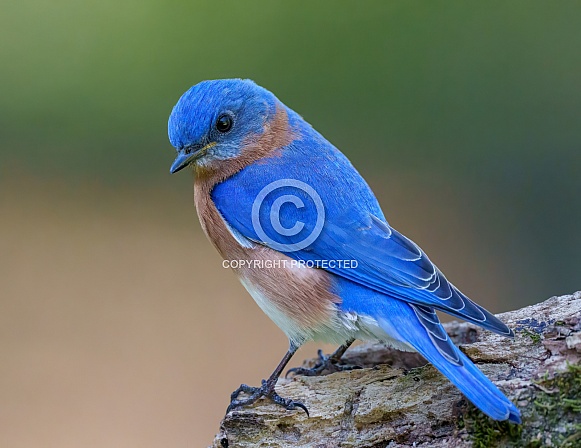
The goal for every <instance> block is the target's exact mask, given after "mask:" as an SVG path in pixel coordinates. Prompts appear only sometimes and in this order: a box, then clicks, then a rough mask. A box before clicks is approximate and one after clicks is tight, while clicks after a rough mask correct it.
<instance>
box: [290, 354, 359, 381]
mask: <svg viewBox="0 0 581 448" xmlns="http://www.w3.org/2000/svg"><path fill="white" fill-rule="evenodd" d="M317 355H318V357H319V360H318V361H317V363H316V364H315V366H314V367H312V368H310V369H307V368H306V367H293V368H292V369H288V370H287V372H286V375H285V378H288V377H289V375H290V374H291V373H292V374H293V375H294V376H297V375H303V376H317V375H320V374H321V373H323V372H324V371H328V372H331V373H334V372H343V371H346V370H354V369H360V368H361V367H360V366H354V365H347V364H338V362H339V360H338V359H335V358H334V357H333V356H325V355H324V354H323V351H322V350H318V351H317Z"/></svg>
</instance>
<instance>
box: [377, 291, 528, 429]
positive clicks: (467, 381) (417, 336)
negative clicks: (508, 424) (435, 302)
mask: <svg viewBox="0 0 581 448" xmlns="http://www.w3.org/2000/svg"><path fill="white" fill-rule="evenodd" d="M383 304H384V306H383V307H378V308H379V309H377V308H376V310H375V311H376V312H377V313H378V314H379V316H376V318H377V320H378V322H379V324H380V326H381V327H382V329H383V330H384V331H385V332H387V333H388V334H389V335H391V336H395V337H397V338H398V339H400V340H402V341H404V342H407V343H408V344H409V345H411V346H412V347H413V348H414V349H416V350H417V351H418V352H419V353H420V354H421V355H422V356H423V357H424V358H426V359H427V360H428V361H429V362H430V363H432V364H433V365H434V367H436V369H438V370H439V371H440V372H441V373H443V374H444V375H445V376H446V377H447V378H448V379H449V380H450V381H451V382H452V383H453V384H454V385H455V386H456V387H457V388H458V389H460V391H461V392H462V393H463V394H464V395H465V396H466V398H468V399H469V400H470V401H471V402H472V403H474V405H475V406H476V407H478V408H479V409H480V410H481V411H482V412H484V413H485V414H486V415H488V416H489V417H491V418H493V419H495V420H507V419H508V420H510V421H512V422H514V423H520V422H521V419H520V412H519V410H518V409H517V408H516V406H515V405H514V404H513V403H512V402H511V401H510V400H509V399H508V398H507V397H506V396H504V394H503V393H502V392H501V391H500V390H499V389H498V388H497V387H496V386H495V385H494V384H493V383H492V382H491V381H490V380H489V379H488V378H487V377H486V376H485V375H484V374H483V373H482V372H481V371H480V370H479V369H478V367H476V366H475V365H474V363H473V362H472V361H471V360H470V359H469V358H468V357H467V356H466V355H464V353H462V352H461V351H460V350H459V349H458V347H456V346H455V345H454V344H453V343H452V341H450V339H449V338H447V339H444V340H443V341H442V339H441V338H434V337H433V335H434V334H435V333H436V332H437V333H438V334H441V332H440V331H439V330H440V329H441V330H442V331H443V328H442V326H441V324H440V323H439V321H436V322H434V321H433V320H434V319H433V318H432V317H431V316H430V320H428V319H425V318H424V319H423V320H422V321H420V317H422V316H421V314H420V316H419V317H418V313H417V311H416V312H414V309H413V305H409V304H407V303H404V302H401V301H399V300H395V299H390V300H389V305H390V306H387V307H386V306H385V305H387V303H386V302H383ZM424 311H425V310H424ZM434 316H435V314H434ZM428 325H431V327H430V326H428ZM431 335H432V336H431ZM434 341H436V342H438V344H437V345H436V344H434ZM452 354H454V355H455V356H451V355H452ZM456 360H457V361H456Z"/></svg>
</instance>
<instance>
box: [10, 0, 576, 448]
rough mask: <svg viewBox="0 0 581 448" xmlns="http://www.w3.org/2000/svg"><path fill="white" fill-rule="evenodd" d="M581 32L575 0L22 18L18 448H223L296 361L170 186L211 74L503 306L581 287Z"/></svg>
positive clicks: (13, 175) (15, 34)
mask: <svg viewBox="0 0 581 448" xmlns="http://www.w3.org/2000/svg"><path fill="white" fill-rule="evenodd" d="M580 23H581V6H580V5H579V3H578V2H567V1H563V2H558V3H554V2H542V3H541V2H530V1H526V2H525V1H522V2H519V1H515V2H509V3H504V2H492V3H491V2H486V3H482V2H480V3H474V2H470V3H465V2H449V1H448V2H439V1H436V2H429V3H428V2H407V1H406V2H404V1H392V2H365V3H354V2H333V3H332V6H331V4H330V3H324V2H316V3H312V2H299V3H297V2H292V5H291V4H285V3H283V2H271V1H255V2H221V3H215V2H198V1H187V2H186V1H175V0H173V1H172V0H170V1H164V2H162V1H155V0H141V1H136V0H121V1H119V0H115V1H112V0H99V1H95V0H89V1H85V2H78V1H73V0H53V1H51V2H44V1H39V0H21V1H19V2H5V3H4V4H3V5H2V6H1V7H0V58H1V59H0V60H1V64H0V81H1V82H0V356H1V359H2V361H1V363H0V446H2V447H11V448H21V447H22V448H23V447H39V446H42V447H59V448H68V447H80V446H82V447H86V448H89V447H136V446H138V447H162V446H163V447H167V446H172V447H186V446H187V447H191V446H205V445H207V444H209V443H210V441H211V439H212V437H213V435H214V433H215V431H216V430H217V429H218V424H219V421H220V419H221V417H222V415H223V413H224V411H225V409H226V406H227V404H228V401H229V394H230V392H231V391H232V390H234V389H235V388H236V387H238V385H239V384H240V383H241V382H246V383H249V384H254V385H257V384H259V382H260V380H261V378H263V377H265V376H267V375H269V374H270V372H271V371H272V369H273V367H274V366H275V365H276V364H277V363H278V361H279V359H280V357H281V356H282V355H283V353H284V352H285V350H286V348H287V343H286V340H285V337H284V336H283V334H282V333H281V332H280V331H279V330H278V329H277V328H276V327H275V326H274V325H273V324H272V323H271V322H270V321H269V320H268V318H266V316H264V315H263V314H262V312H261V311H260V310H259V308H258V307H257V306H256V305H255V304H254V302H253V300H252V299H251V298H250V297H249V296H248V295H247V294H246V293H245V292H244V290H243V289H242V287H241V286H240V285H239V284H238V282H237V281H236V279H235V278H234V275H233V274H232V273H231V272H230V271H227V270H225V269H223V268H222V266H221V260H220V258H219V257H218V255H217V254H216V253H215V252H214V250H213V248H212V247H211V245H210V243H208V242H207V241H206V240H205V237H204V236H203V235H202V232H201V230H200V226H199V224H198V221H197V218H196V215H195V210H194V208H193V204H192V178H191V175H189V173H187V172H181V173H179V175H174V176H170V175H169V166H170V164H171V162H172V161H173V159H174V154H175V153H174V151H173V149H172V148H171V146H170V145H169V143H168V141H167V136H166V123H167V118H168V115H169V112H170V110H171V108H172V106H173V105H174V103H175V102H176V101H177V99H178V98H179V97H180V95H181V94H182V93H183V92H184V91H185V90H186V89H188V88H189V87H190V86H191V85H193V84H195V83H197V82H199V81H201V80H204V79H209V78H223V77H248V78H252V79H254V80H255V81H256V82H258V83H259V84H261V85H263V86H265V87H267V88H268V89H270V90H272V91H273V92H274V93H275V94H276V95H277V96H278V97H279V98H280V99H281V100H282V101H284V102H285V103H286V104H287V105H288V106H290V107H291V108H293V109H295V110H296V111H298V112H299V113H300V114H302V115H303V116H304V117H305V119H307V120H308V121H310V122H311V123H312V124H313V125H314V126H315V127H316V128H317V129H318V130H319V131H321V132H322V133H323V134H324V135H325V136H326V137H327V138H328V139H329V140H330V141H331V142H333V143H334V144H335V145H336V146H338V147H339V148H340V149H341V150H342V151H343V152H344V153H346V154H347V155H348V157H350V158H351V160H352V161H353V162H354V164H355V165H356V166H357V167H358V169H359V170H360V172H361V173H362V174H363V175H364V177H365V178H366V179H367V180H368V181H369V183H370V184H371V186H372V187H373V189H374V190H375V191H376V193H377V196H378V198H379V200H380V202H381V204H382V206H383V207H384V210H385V212H386V215H387V217H388V219H389V221H390V223H391V224H392V225H393V226H394V227H396V228H397V229H399V230H400V231H402V232H403V233H404V234H406V235H407V236H409V237H411V238H413V239H414V240H415V241H416V242H417V243H419V244H420V245H421V246H422V247H423V248H424V249H425V250H426V252H427V253H428V254H429V255H430V257H431V258H432V259H433V260H434V261H436V262H437V263H438V265H439V267H440V268H441V269H442V270H443V271H444V272H445V273H446V274H447V276H448V278H450V279H451V280H452V281H453V282H454V283H455V284H456V285H458V286H459V287H460V288H461V289H462V290H463V291H464V292H465V293H467V294H468V295H469V296H471V297H472V298H473V299H475V300H476V301H478V302H480V303H481V304H483V305H485V306H486V307H487V308H489V309H490V310H491V311H493V312H501V311H506V310H509V309H513V308H517V307H521V306H523V305H526V304H531V303H535V302H538V301H541V300H544V299H546V298H548V297H550V296H552V295H557V294H565V293H570V292H573V291H575V290H578V289H581V275H580V270H581V231H580V226H581V198H580V192H581V175H580V173H581V147H580V146H581V123H580V119H581V82H580V80H581V53H580V50H579V49H580V48H581V27H580V26H579V24H580ZM316 347H317V346H316V345H313V344H311V345H309V346H307V347H306V348H305V349H303V350H302V351H301V353H299V355H298V356H297V357H296V359H295V361H294V364H295V365H296V364H299V363H300V361H301V360H302V359H303V358H305V357H309V356H312V355H314V354H315V348H316ZM325 348H326V349H327V350H329V349H330V348H331V347H325Z"/></svg>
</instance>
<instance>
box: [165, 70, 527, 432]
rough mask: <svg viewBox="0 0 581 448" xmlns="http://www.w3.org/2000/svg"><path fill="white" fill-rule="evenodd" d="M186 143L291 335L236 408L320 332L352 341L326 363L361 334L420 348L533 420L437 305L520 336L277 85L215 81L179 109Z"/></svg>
mask: <svg viewBox="0 0 581 448" xmlns="http://www.w3.org/2000/svg"><path fill="white" fill-rule="evenodd" d="M168 134H169V140H170V142H171V144H172V146H174V147H175V148H176V150H177V158H176V159H175V162H174V163H173V165H172V166H171V170H170V171H171V173H175V172H177V171H180V170H181V169H183V168H185V167H190V166H191V167H193V171H194V174H195V181H194V202H195V206H196V209H197V213H198V217H199V219H200V223H201V226H202V229H203V230H204V232H205V234H206V235H207V237H208V239H209V240H210V241H211V242H212V243H213V245H214V246H215V248H216V249H217V250H218V252H219V253H220V254H221V256H222V257H223V258H224V260H225V262H228V263H227V265H228V266H229V267H231V268H232V269H233V270H234V271H235V273H236V275H237V276H238V278H239V279H240V281H241V282H242V284H243V285H244V287H245V288H246V290H247V291H248V292H249V294H250V295H251V296H252V297H253V298H254V300H255V301H256V303H257V304H258V306H259V307H260V308H261V309H262V310H263V311H264V312H265V313H266V314H267V315H268V317H270V318H271V319H272V320H273V321H274V322H275V323H276V324H277V325H278V326H279V327H280V329H281V330H282V331H283V332H284V333H285V334H286V336H287V337H288V339H289V349H288V351H287V353H286V354H285V355H284V357H283V359H282V360H281V362H280V363H279V365H278V366H277V367H276V369H275V370H274V372H273V373H272V375H271V376H270V377H269V378H268V379H267V380H263V381H262V385H261V386H260V387H250V386H247V385H245V384H242V385H241V386H240V387H239V388H238V389H237V390H236V391H234V392H233V393H232V395H231V401H230V405H229V407H228V411H230V410H232V409H235V408H239V407H241V406H246V405H250V404H252V403H254V402H255V401H257V400H258V399H259V398H261V397H265V398H267V399H270V400H272V401H274V402H275V403H277V404H279V405H281V406H283V407H284V408H286V409H288V410H292V409H299V408H300V409H303V410H304V411H305V412H306V413H307V415H308V409H307V407H306V406H305V405H304V404H303V403H301V402H300V401H297V400H293V399H290V398H283V397H281V396H279V395H278V394H277V392H276V391H275V385H276V383H277V380H278V378H279V377H280V375H281V374H282V372H283V370H284V369H285V367H286V365H287V363H288V362H289V360H290V359H291V357H292V356H293V354H294V353H295V352H296V351H297V349H298V348H299V347H300V346H301V345H302V344H303V343H304V342H306V341H309V340H315V341H321V342H327V343H333V344H336V345H338V346H339V348H338V349H337V351H336V352H335V353H333V354H332V355H330V356H322V354H321V356H320V362H319V363H318V364H317V365H316V366H315V368H314V369H312V370H307V369H301V368H295V369H291V371H292V372H293V373H295V374H317V373H320V372H321V371H322V370H324V369H331V370H335V371H336V370H339V369H341V365H340V364H339V360H340V358H341V356H342V355H343V354H344V353H345V351H346V350H347V348H348V347H349V346H350V344H352V343H353V341H354V340H356V339H358V340H376V341H377V340H378V341H382V342H384V343H386V344H389V345H390V346H392V347H395V348H397V349H401V350H406V351H417V352H419V353H420V354H421V355H422V356H423V357H424V358H426V359H427V360H428V361H429V362H430V363H432V364H433V365H434V366H435V367H436V369H438V370H439V371H440V372H441V373H442V374H444V375H445V376H446V377H447V378H448V379H449V380H450V381H451V382H452V383H453V384H454V385H455V386H456V387H458V389H460V391H461V392H462V393H463V394H464V395H465V396H466V397H467V398H468V399H469V400H470V401H471V402H472V403H474V405H476V406H477V407H478V408H479V409H480V410H482V412H484V413H485V414H486V415H488V416H490V417H491V418H493V419H495V420H510V421H512V422H515V423H520V421H521V420H520V412H519V411H518V409H517V408H516V407H515V406H514V404H513V403H511V401H510V400H509V399H508V398H507V397H506V396H504V395H503V393H502V392H501V391H500V390H499V389H498V388H497V387H496V386H495V385H494V384H493V383H492V382H491V381H490V380H489V379H488V378H487V377H486V376H485V375H484V374H483V373H482V372H481V371H480V370H479V369H478V368H477V367H476V366H475V365H474V364H473V363H472V361H471V360H470V359H469V358H468V357H467V356H466V355H464V354H463V353H462V352H461V351H460V350H459V349H458V348H457V347H456V346H455V345H454V344H453V343H452V341H451V340H450V337H449V336H448V334H447V333H446V331H445V330H444V328H443V327H442V325H441V324H440V321H439V319H438V316H437V315H436V311H437V310H439V311H443V312H445V313H448V314H450V315H452V316H455V317H458V318H461V319H463V320H465V321H468V322H471V323H474V324H476V325H479V326H481V327H483V328H485V329H487V330H490V331H492V332H495V333H498V334H500V335H504V336H507V337H513V336H514V334H513V332H512V331H511V330H510V329H509V328H508V327H507V326H506V325H505V324H504V323H503V322H501V321H500V320H499V319H498V318H496V317H495V316H494V315H492V314H491V313H489V312H488V311H487V310H485V309H484V308H483V307H481V306H479V305H477V304H476V303H474V302H472V301H471V300H470V299H469V298H468V297H466V296H465V295H464V294H463V293H462V292H460V291H459V290H458V289H457V288H456V287H455V286H454V285H452V284H451V283H450V282H449V281H448V280H447V279H446V277H445V276H444V274H443V273H442V272H441V271H440V270H439V269H438V268H437V267H436V266H435V265H434V264H433V263H432V262H431V261H430V259H429V258H428V257H427V255H426V254H425V253H424V252H423V251H422V249H420V247H419V246H417V245H416V244H415V243H414V242H412V241H411V240H410V239H408V238H406V237H405V236H403V235H402V234H401V233H399V232H398V231H397V230H395V229H394V228H392V227H391V226H390V225H389V224H388V222H387V220H386V218H385V216H384V214H383V211H382V210H381V207H380V206H379V203H378V201H377V199H376V198H375V196H374V194H373V192H372V191H371V189H370V187H369V186H368V185H367V183H366V182H365V180H363V178H362V177H361V175H360V174H359V173H358V172H357V170H356V169H355V168H354V167H353V165H352V164H351V162H350V161H349V160H348V159H347V158H346V157H345V156H344V155H343V153H341V152H340V151H339V150H338V149H337V148H335V146H333V145H332V144H331V143H330V142H329V141H327V140H326V139H325V138H324V137H323V136H322V135H321V134H319V133H318V132H317V131H316V130H315V129H313V128H312V127H311V126H310V125H309V124H308V123H307V122H306V121H305V120H304V119H303V118H302V117H301V116H300V115H298V114H297V113H296V112H294V111H293V110H291V109H290V108H288V107H287V106H285V105H284V104H283V103H282V102H281V101H280V100H278V99H277V98H276V97H275V96H274V94H272V93H271V92H269V91H268V90H266V89H264V88H262V87H260V86H258V85H257V84H255V83H254V82H253V81H250V80H241V79H227V80H213V81H203V82H201V83H199V84H197V85H195V86H193V87H192V88H190V89H189V90H188V91H187V92H186V93H184V94H183V95H182V97H181V98H180V99H179V101H178V102H177V104H176V105H175V106H174V108H173V110H172V112H171V115H170V117H169V122H168Z"/></svg>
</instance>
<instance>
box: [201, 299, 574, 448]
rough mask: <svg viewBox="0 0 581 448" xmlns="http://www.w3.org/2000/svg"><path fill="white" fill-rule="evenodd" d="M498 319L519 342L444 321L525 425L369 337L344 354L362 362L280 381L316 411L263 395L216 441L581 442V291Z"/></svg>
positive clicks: (221, 445)
mask: <svg viewBox="0 0 581 448" xmlns="http://www.w3.org/2000/svg"><path fill="white" fill-rule="evenodd" d="M499 317H500V318H501V319H502V320H503V321H504V322H506V323H507V324H508V325H509V326H510V327H511V328H512V329H514V331H515V334H516V336H515V338H514V339H513V340H510V339H506V338H503V337H501V336H498V335H496V334H493V333H491V332H488V331H485V330H482V329H480V328H478V327H476V326H474V325H471V324H466V323H458V322H451V323H448V324H446V325H445V327H446V330H447V331H448V333H449V334H450V336H452V338H453V339H454V341H455V342H456V343H458V344H460V346H461V348H462V350H463V351H464V352H465V353H466V354H467V355H468V356H469V357H470V358H471V359H472V360H473V361H474V362H475V363H476V364H477V365H478V366H479V368H480V369H481V370H482V371H483V372H484V373H485V374H486V375H487V376H488V377H489V378H490V379H491V380H492V381H493V382H494V383H495V384H497V385H498V386H499V387H500V388H501V389H502V390H503V391H504V392H505V393H506V394H507V396H508V397H509V398H510V399H512V400H513V402H514V403H515V404H516V405H517V407H518V408H519V409H520V410H521V412H522V416H523V424H522V425H520V426H519V425H512V424H509V423H507V422H495V421H493V420H491V419H489V418H488V417H486V416H485V415H483V414H482V413H481V412H480V411H478V410H477V409H476V408H474V406H472V405H471V404H470V403H469V402H467V400H466V399H465V398H464V397H463V396H462V395H461V393H460V392H459V391H458V390H457V389H456V388H455V387H454V386H453V385H452V384H451V383H450V382H449V381H448V380H447V379H446V378H445V377H444V376H443V375H441V374H440V373H439V372H438V371H436V370H435V369H434V368H433V367H432V366H431V365H426V361H425V360H424V359H423V358H422V357H421V356H420V355H418V354H414V353H403V352H398V351H396V350H393V349H390V348H386V347H384V346H383V345H381V344H365V345H360V346H358V347H354V348H352V349H350V350H349V351H347V353H346V354H345V356H344V359H345V362H346V363H349V364H357V365H360V366H362V367H364V368H363V369H361V370H353V371H347V372H339V373H333V374H330V375H326V376H320V377H296V378H293V379H291V380H285V379H281V380H279V382H278V385H277V392H278V393H279V394H280V395H281V396H283V397H292V398H294V399H299V400H301V401H302V402H303V403H305V404H306V405H307V407H308V408H309V411H310V413H311V418H307V416H306V415H305V413H304V412H301V411H285V410H284V409H282V408H280V407H277V406H275V405H273V404H270V403H269V402H268V401H266V400H259V401H258V402H257V403H256V404H255V405H254V406H252V407H249V408H245V409H241V410H236V411H233V412H231V413H230V414H228V415H227V416H226V417H225V418H224V420H223V421H222V423H221V424H220V431H219V433H218V434H217V436H216V438H215V440H214V442H213V445H212V446H213V447H214V448H231V447H237V448H238V447H243V448H244V447H260V446H264V447H304V448H306V447H309V448H312V447H316V448H326V447H351V448H355V447H370V448H371V447H373V448H379V447H407V446H416V447H420V446H429V447H436V448H437V447H446V448H450V447H452V448H454V447H470V446H474V447H492V446H511V445H514V446H539V447H540V446H571V447H574V446H581V364H580V363H581V322H580V317H581V291H580V292H577V293H575V294H573V295H567V296H561V297H553V298H551V299H549V300H547V301H545V302H542V303H539V304H537V305H533V306H529V307H526V308H523V309H520V310H516V311H511V312H508V313H504V314H501V315H499ZM312 362H313V361H312V360H310V361H307V362H306V364H307V365H308V364H309V363H312Z"/></svg>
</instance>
